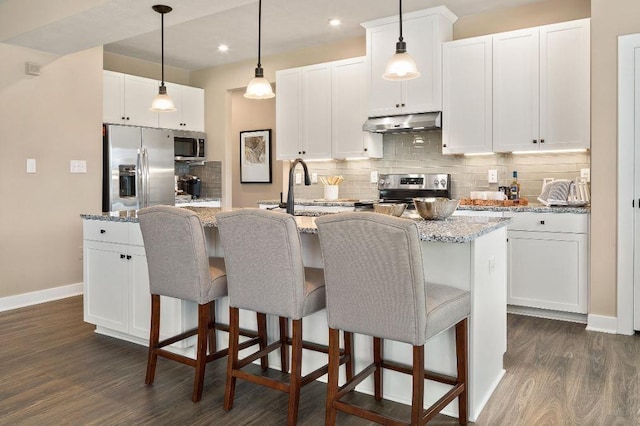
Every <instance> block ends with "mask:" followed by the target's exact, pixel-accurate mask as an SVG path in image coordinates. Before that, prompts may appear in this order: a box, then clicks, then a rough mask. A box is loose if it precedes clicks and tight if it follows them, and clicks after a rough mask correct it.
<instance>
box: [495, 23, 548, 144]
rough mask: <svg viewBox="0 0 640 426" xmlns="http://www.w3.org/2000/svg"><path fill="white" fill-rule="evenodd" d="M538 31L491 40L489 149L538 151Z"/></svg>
mask: <svg viewBox="0 0 640 426" xmlns="http://www.w3.org/2000/svg"><path fill="white" fill-rule="evenodd" d="M538 75H539V73H538V29H537V28H533V29H526V30H520V31H512V32H508V33H503V34H497V35H495V36H494V37H493V150H494V151H496V152H502V151H517V150H538V146H539V143H538V142H539V136H538V127H539V124H538V123H539V82H538Z"/></svg>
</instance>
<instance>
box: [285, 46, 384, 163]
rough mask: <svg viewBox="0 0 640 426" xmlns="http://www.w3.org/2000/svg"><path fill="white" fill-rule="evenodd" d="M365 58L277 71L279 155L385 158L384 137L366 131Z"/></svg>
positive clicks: (295, 156) (286, 156) (313, 157)
mask: <svg viewBox="0 0 640 426" xmlns="http://www.w3.org/2000/svg"><path fill="white" fill-rule="evenodd" d="M364 63H365V61H364V58H353V59H347V60H342V61H335V62H326V63H321V64H315V65H310V66H306V67H299V68H292V69H287V70H282V71H278V72H276V86H277V87H278V96H277V98H276V135H277V141H278V142H277V145H276V159H277V160H294V159H296V158H302V159H304V160H309V159H330V158H355V157H377V158H381V157H382V137H381V136H380V135H371V134H368V133H366V132H363V131H362V124H363V123H364V122H365V120H366V104H365V102H366V101H365V99H366V98H367V88H366V85H365V84H364V83H363V82H364V77H365V73H364Z"/></svg>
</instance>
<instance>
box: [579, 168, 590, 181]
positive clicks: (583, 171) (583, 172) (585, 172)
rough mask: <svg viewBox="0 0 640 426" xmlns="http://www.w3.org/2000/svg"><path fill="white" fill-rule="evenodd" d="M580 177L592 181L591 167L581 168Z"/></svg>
mask: <svg viewBox="0 0 640 426" xmlns="http://www.w3.org/2000/svg"><path fill="white" fill-rule="evenodd" d="M580 177H581V178H582V179H584V180H586V181H587V182H591V169H580Z"/></svg>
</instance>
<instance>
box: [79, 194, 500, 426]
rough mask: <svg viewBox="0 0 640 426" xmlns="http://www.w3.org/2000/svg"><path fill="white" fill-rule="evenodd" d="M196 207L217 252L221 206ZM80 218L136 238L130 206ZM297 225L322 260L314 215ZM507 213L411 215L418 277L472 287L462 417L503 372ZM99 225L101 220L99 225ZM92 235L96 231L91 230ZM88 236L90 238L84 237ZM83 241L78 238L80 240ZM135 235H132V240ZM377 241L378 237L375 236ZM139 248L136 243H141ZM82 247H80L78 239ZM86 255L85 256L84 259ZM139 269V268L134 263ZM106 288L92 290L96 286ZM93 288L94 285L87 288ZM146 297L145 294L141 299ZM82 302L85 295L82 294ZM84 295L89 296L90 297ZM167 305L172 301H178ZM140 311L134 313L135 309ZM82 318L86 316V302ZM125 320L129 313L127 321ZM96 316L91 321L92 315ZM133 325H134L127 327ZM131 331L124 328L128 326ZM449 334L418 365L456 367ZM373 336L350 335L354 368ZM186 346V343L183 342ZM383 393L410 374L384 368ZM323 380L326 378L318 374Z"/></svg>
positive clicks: (400, 353) (394, 391)
mask: <svg viewBox="0 0 640 426" xmlns="http://www.w3.org/2000/svg"><path fill="white" fill-rule="evenodd" d="M185 208H188V209H190V210H193V211H195V212H196V213H197V214H198V216H199V217H200V219H201V221H202V223H203V225H204V226H205V230H206V234H207V240H208V244H209V253H210V254H211V255H217V256H223V255H224V253H223V251H222V248H221V245H220V243H219V238H218V233H217V229H216V226H215V225H216V221H215V216H216V213H219V212H220V211H221V209H219V208H207V207H193V206H192V207H185ZM82 217H83V219H84V223H85V240H87V238H92V237H91V235H89V234H88V233H90V232H91V231H92V229H91V228H92V226H93V227H95V226H96V225H97V227H98V228H100V225H105V224H106V223H108V224H111V225H113V224H114V223H115V224H120V225H126V226H129V227H130V228H129V229H128V232H129V237H130V239H133V240H135V241H138V240H137V239H138V238H139V237H138V235H137V234H139V227H138V226H137V225H138V224H137V217H136V215H135V212H115V213H103V214H98V215H82ZM295 219H296V222H297V224H298V230H299V232H300V237H301V241H302V244H303V254H304V263H305V265H307V266H316V267H321V266H322V265H323V263H322V255H321V252H320V244H319V240H318V235H317V232H318V231H317V228H316V226H315V218H314V217H308V216H296V218H295ZM508 223H509V219H505V218H486V217H484V218H478V217H451V218H449V219H447V220H444V221H424V220H419V221H417V224H418V229H419V233H420V238H421V240H422V252H423V263H424V269H425V277H426V279H427V280H428V281H431V282H434V283H440V284H446V285H450V286H453V287H458V288H461V289H463V290H467V291H469V292H470V293H471V315H470V319H469V419H470V420H471V421H474V420H475V419H477V417H478V415H479V414H480V411H481V410H482V408H483V407H484V405H485V404H486V402H487V401H488V399H489V397H490V396H491V394H492V393H493V391H494V389H495V387H496V386H497V384H498V383H499V381H500V379H501V378H502V376H503V375H504V373H505V371H504V369H503V354H504V353H505V352H506V338H507V335H506V303H507V302H506V297H507V296H506V275H507V274H506V270H507V269H506V268H507V246H506V225H507V224H508ZM103 227H104V226H103ZM93 235H98V236H99V235H103V236H104V235H105V233H100V232H99V231H93ZM98 238H99V237H98ZM89 241H90V240H89ZM86 242H87V241H85V246H86ZM138 242H139V241H138ZM380 243H381V244H383V243H384V242H383V241H381V242H380ZM142 248H143V247H142ZM85 252H86V247H85ZM90 257H91V256H90V255H87V256H85V262H87V261H89V259H90ZM89 269H90V268H89V267H85V300H86V298H87V295H90V294H91V293H92V291H93V292H95V291H96V290H95V289H92V286H93V281H92V278H91V276H90V274H88V272H89ZM138 272H140V271H138ZM137 277H138V281H143V280H144V279H145V276H143V275H142V274H140V273H138V275H137ZM130 285H131V286H133V287H134V288H137V290H135V291H134V290H129V294H137V295H139V296H142V295H143V294H144V288H145V286H146V292H147V297H146V298H144V297H137V298H136V300H135V301H132V300H129V302H128V306H129V307H130V308H129V310H128V312H129V315H130V316H131V317H133V318H138V319H139V321H138V323H140V322H141V321H142V320H143V319H146V321H147V322H148V318H149V317H148V316H147V317H146V318H144V317H145V315H146V314H147V313H148V307H145V306H143V305H144V304H145V303H146V304H147V305H148V303H149V301H148V299H149V298H148V278H147V282H145V283H143V282H134V283H130ZM107 291H108V290H104V291H98V294H102V293H105V292H107ZM94 294H95V293H94ZM145 301H146V302H145ZM85 303H87V302H85ZM89 303H90V301H89ZM181 303H182V304H181V305H176V306H181V307H182V310H180V312H177V311H176V312H174V315H176V316H178V317H180V318H178V319H177V320H176V321H177V322H178V323H179V324H174V325H173V326H172V328H173V329H174V330H175V328H178V329H180V328H186V327H188V326H189V324H188V322H189V321H188V320H187V321H186V323H183V322H180V321H184V318H185V317H189V316H190V315H194V312H192V311H194V310H193V309H192V308H190V307H189V306H188V304H186V302H181ZM218 305H219V309H218V312H219V313H220V317H221V318H220V319H221V320H223V321H225V320H226V319H227V315H228V310H227V309H226V308H227V306H228V304H227V299H226V298H225V299H222V300H221V301H219V302H218ZM176 306H174V308H175V309H177V307H176ZM137 311H140V313H136V312H137ZM85 320H87V321H88V322H92V321H91V320H90V318H89V319H87V315H86V307H85ZM130 322H131V321H130ZM94 323H95V322H94ZM241 325H242V326H245V327H247V328H251V327H255V316H253V315H242V314H241ZM131 328H133V329H136V330H140V327H139V326H138V327H133V326H132V327H131ZM268 330H269V333H270V335H271V336H277V330H278V324H277V318H269V323H268ZM97 331H98V332H102V333H104V334H109V335H113V336H116V337H120V338H127V336H126V335H127V331H126V330H124V331H123V330H120V331H119V332H117V333H113V332H111V330H109V329H108V326H106V327H105V326H104V324H103V325H99V327H98V329H97ZM304 332H305V339H306V340H310V341H316V342H319V343H326V342H327V336H328V329H327V323H326V314H325V312H324V311H320V312H318V313H316V314H314V315H312V316H310V317H307V318H305V320H304ZM129 333H130V332H129ZM219 337H220V339H219V341H220V344H221V345H225V344H226V342H227V336H226V333H222V334H220V336H219ZM128 340H131V341H137V342H138V343H143V344H144V343H145V341H144V338H143V337H142V335H141V334H139V335H138V339H137V340H136V339H132V338H129V339H128ZM454 343H455V341H454V333H453V330H447V331H446V332H444V333H442V334H440V335H438V336H436V337H435V338H433V339H431V340H430V341H429V342H428V343H427V345H426V359H425V365H426V366H427V368H429V369H430V370H433V371H437V372H442V373H445V374H451V375H455V371H456V363H455V344H454ZM371 345H372V339H371V338H370V337H367V336H361V335H356V339H355V345H354V346H355V362H356V369H359V368H362V367H363V366H365V365H367V364H369V363H370V362H371V361H372V359H371V350H370V348H371ZM185 350H186V349H185ZM385 354H386V355H387V356H388V357H389V358H390V359H393V360H396V361H398V362H403V363H407V364H410V363H411V354H412V351H411V348H410V346H409V345H407V344H404V343H399V342H393V341H385ZM271 355H272V356H271V357H270V358H269V363H270V365H271V366H272V367H273V368H279V356H278V354H271ZM325 362H326V357H325V356H322V354H316V353H313V352H305V356H304V364H303V374H306V372H309V371H311V370H313V369H315V368H317V367H318V366H320V365H322V364H324V363H325ZM384 374H385V376H384V380H385V398H387V399H390V400H395V401H398V402H401V403H404V404H410V398H411V382H410V377H408V376H405V375H400V374H397V373H393V372H389V371H385V372H384ZM321 380H325V378H321ZM447 388H448V387H447V386H446V385H442V384H439V383H434V382H429V381H428V382H426V391H425V404H427V405H431V404H433V403H434V402H435V401H436V400H437V399H439V397H440V396H441V395H442V394H444V393H445V392H446V389H447ZM357 389H358V391H360V392H364V393H369V394H372V393H373V382H372V380H371V379H367V380H366V381H364V382H363V383H361V384H360V385H359V386H358V388H357ZM456 404H457V402H455V401H454V402H452V403H451V404H450V405H449V406H448V407H447V408H446V409H445V410H444V411H443V413H445V414H449V415H452V416H456V415H457V405H456Z"/></svg>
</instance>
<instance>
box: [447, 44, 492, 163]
mask: <svg viewBox="0 0 640 426" xmlns="http://www.w3.org/2000/svg"><path fill="white" fill-rule="evenodd" d="M442 57H443V59H442V62H443V65H442V69H443V75H444V77H443V88H442V153H443V154H467V153H477V152H492V150H493V131H492V127H493V122H492V121H493V118H492V116H493V96H492V86H493V81H492V80H493V72H492V66H493V64H492V37H491V36H483V37H474V38H468V39H462V40H456V41H451V42H448V43H444V44H443V48H442Z"/></svg>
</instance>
